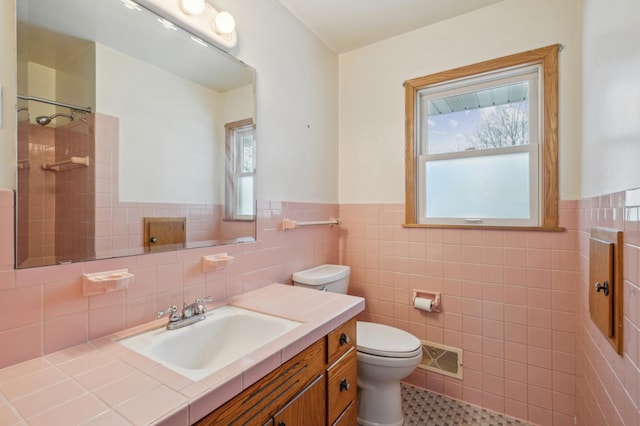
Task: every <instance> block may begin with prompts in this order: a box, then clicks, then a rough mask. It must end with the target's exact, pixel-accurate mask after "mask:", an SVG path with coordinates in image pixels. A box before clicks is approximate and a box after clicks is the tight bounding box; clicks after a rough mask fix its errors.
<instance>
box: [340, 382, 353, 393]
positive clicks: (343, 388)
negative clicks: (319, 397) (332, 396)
mask: <svg viewBox="0 0 640 426" xmlns="http://www.w3.org/2000/svg"><path fill="white" fill-rule="evenodd" d="M350 387H351V385H350V384H349V382H348V381H347V379H342V380H340V392H342V391H346V390H349V388H350Z"/></svg>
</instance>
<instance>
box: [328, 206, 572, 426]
mask: <svg viewBox="0 0 640 426" xmlns="http://www.w3.org/2000/svg"><path fill="white" fill-rule="evenodd" d="M577 207H578V204H577V202H573V201H563V202H561V211H560V216H561V225H562V226H564V227H565V228H566V229H567V230H566V231H565V232H524V231H491V230H443V229H408V228H402V227H401V226H400V224H401V223H403V221H404V205H396V204H393V205H387V204H367V205H352V204H343V205H341V206H340V217H341V219H342V220H343V226H340V242H339V244H340V260H341V262H342V263H344V264H347V265H350V266H351V267H352V276H351V292H352V293H353V294H355V295H359V296H364V297H365V298H366V304H367V305H366V311H365V313H364V315H363V318H364V319H366V320H370V321H374V322H380V323H385V324H389V325H393V326H396V327H399V328H401V329H404V330H406V331H409V332H411V333H413V334H414V335H415V336H417V337H418V338H420V339H422V340H427V341H432V342H436V343H443V344H445V345H449V346H454V347H458V348H462V349H463V350H464V378H463V379H462V380H458V379H454V378H449V377H445V376H442V375H439V374H433V373H427V372H426V371H425V370H421V369H418V370H416V372H415V373H414V374H413V375H412V376H411V377H410V378H409V381H410V382H411V383H412V384H414V385H417V386H420V387H424V388H427V389H430V390H433V391H435V392H439V393H442V394H445V395H448V396H450V397H453V398H457V399H461V400H464V401H466V402H469V403H471V404H475V405H479V406H482V407H486V408H488V409H490V410H494V411H498V412H502V413H506V414H507V415H510V416H513V417H517V418H520V419H525V420H528V421H530V422H533V423H536V424H541V425H573V416H574V412H575V410H574V404H575V349H576V342H575V339H576V337H575V331H576V308H577V305H576V301H575V300H576V286H577V282H578V280H577V273H576V268H577V251H576V244H577V237H576V235H577ZM413 289H419V290H431V291H438V292H442V294H443V312H442V313H439V314H438V313H425V312H423V311H418V310H415V309H413V308H412V306H411V304H410V300H411V292H412V290H413Z"/></svg>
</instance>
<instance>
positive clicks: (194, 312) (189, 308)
mask: <svg viewBox="0 0 640 426" xmlns="http://www.w3.org/2000/svg"><path fill="white" fill-rule="evenodd" d="M212 301H213V297H212V296H209V297H205V298H197V299H196V300H195V302H193V303H192V304H190V305H187V304H186V303H183V306H182V313H180V314H179V313H178V307H177V306H176V305H173V306H171V307H170V308H168V309H165V310H164V311H158V312H156V317H158V318H160V317H162V316H164V315H167V314H169V322H168V323H167V330H176V329H178V328H182V327H186V326H188V325H191V324H194V323H196V322H198V321H202V320H203V319H204V318H205V315H204V314H205V312H207V307H206V306H205V305H204V304H205V303H207V302H212Z"/></svg>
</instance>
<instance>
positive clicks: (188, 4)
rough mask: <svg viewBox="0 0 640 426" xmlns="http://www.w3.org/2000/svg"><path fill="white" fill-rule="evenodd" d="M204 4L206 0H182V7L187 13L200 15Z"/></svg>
mask: <svg viewBox="0 0 640 426" xmlns="http://www.w3.org/2000/svg"><path fill="white" fill-rule="evenodd" d="M204 6H205V3H204V0H180V9H182V11H183V12H184V13H186V14H187V15H200V14H201V13H202V12H204Z"/></svg>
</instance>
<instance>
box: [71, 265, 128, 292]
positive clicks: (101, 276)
mask: <svg viewBox="0 0 640 426" xmlns="http://www.w3.org/2000/svg"><path fill="white" fill-rule="evenodd" d="M134 280H135V275H133V274H132V273H130V272H129V270H128V269H118V270H116V271H106V272H96V273H93V274H83V275H82V295H83V296H96V295H98V294H104V293H110V292H112V291H117V290H124V289H126V288H127V287H128V286H129V284H130V283H132V282H133V281H134Z"/></svg>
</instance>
